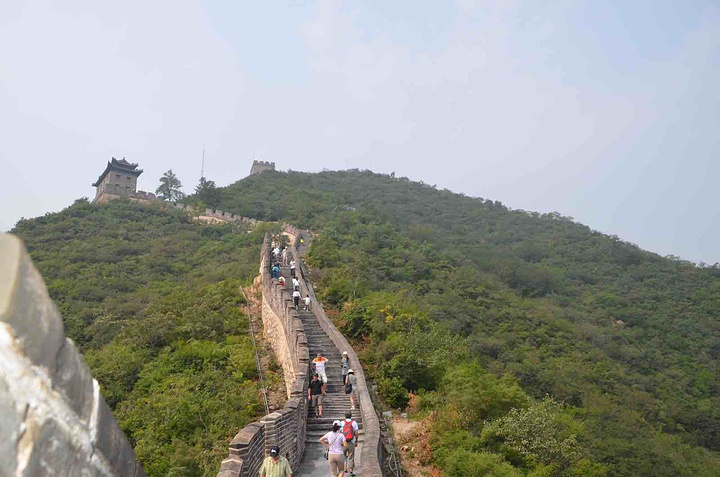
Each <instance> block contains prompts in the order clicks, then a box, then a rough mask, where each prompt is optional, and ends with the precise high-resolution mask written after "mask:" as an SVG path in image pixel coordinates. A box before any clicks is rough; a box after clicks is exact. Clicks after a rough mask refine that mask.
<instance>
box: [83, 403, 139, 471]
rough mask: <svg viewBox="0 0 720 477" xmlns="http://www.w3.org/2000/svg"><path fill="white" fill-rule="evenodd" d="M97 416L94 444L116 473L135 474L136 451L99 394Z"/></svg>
mask: <svg viewBox="0 0 720 477" xmlns="http://www.w3.org/2000/svg"><path fill="white" fill-rule="evenodd" d="M96 398H97V399H98V403H97V410H96V412H97V417H96V419H97V420H96V421H95V422H94V428H93V429H92V435H93V446H94V447H95V448H96V449H97V450H99V451H100V452H102V453H103V455H104V456H105V458H106V459H107V460H108V462H109V463H110V467H112V470H113V471H114V472H115V474H116V475H127V476H131V475H132V476H134V475H135V452H134V451H133V450H132V447H130V443H128V441H127V439H126V438H125V434H123V431H122V430H121V429H120V426H119V425H118V423H117V421H116V420H115V417H114V416H113V415H112V411H111V410H110V407H109V406H108V405H107V403H106V402H105V399H103V397H102V396H100V395H99V394H98V395H97V396H96Z"/></svg>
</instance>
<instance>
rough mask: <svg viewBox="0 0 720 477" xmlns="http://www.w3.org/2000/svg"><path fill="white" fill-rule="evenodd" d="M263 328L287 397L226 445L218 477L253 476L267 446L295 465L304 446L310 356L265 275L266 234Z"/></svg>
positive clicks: (265, 267)
mask: <svg viewBox="0 0 720 477" xmlns="http://www.w3.org/2000/svg"><path fill="white" fill-rule="evenodd" d="M260 276H261V278H262V295H263V297H262V299H263V327H264V330H265V333H266V336H267V339H268V341H269V342H270V343H271V345H272V347H273V350H274V351H275V355H276V356H277V358H278V360H279V361H280V363H281V364H282V366H283V371H284V375H285V385H286V387H287V392H288V401H287V403H286V404H285V407H283V408H282V409H281V410H279V411H276V412H272V413H270V414H268V415H267V416H265V417H263V418H262V419H260V421H258V422H254V423H252V424H249V425H247V426H245V427H244V428H242V429H241V430H240V432H238V433H237V435H236V436H235V438H234V439H233V440H232V442H231V443H230V449H229V455H228V457H227V458H226V459H225V460H223V462H222V464H221V466H220V472H219V473H218V477H241V476H242V477H245V476H255V475H257V471H258V469H259V467H260V464H261V463H262V460H263V459H264V458H265V456H266V455H267V454H268V453H269V451H270V447H272V446H274V445H277V446H279V447H280V452H281V453H282V455H284V456H286V457H287V458H288V460H289V461H290V465H291V466H292V468H293V469H297V467H298V466H299V464H300V460H301V459H302V454H303V451H304V450H305V432H306V427H307V426H306V425H307V405H308V404H307V398H306V389H307V386H308V375H309V366H310V360H309V356H308V346H307V338H306V337H305V331H304V329H303V324H302V322H301V321H300V318H299V316H298V314H297V311H295V309H294V307H293V305H292V297H291V296H290V294H289V293H288V292H287V290H284V289H282V288H281V287H280V284H279V283H278V281H277V280H273V279H272V277H271V274H270V240H269V237H268V236H266V237H265V242H264V243H263V248H262V256H261V259H260Z"/></svg>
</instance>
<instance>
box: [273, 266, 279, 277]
mask: <svg viewBox="0 0 720 477" xmlns="http://www.w3.org/2000/svg"><path fill="white" fill-rule="evenodd" d="M279 276H280V267H278V266H277V264H275V265H274V266H273V267H272V277H273V278H277V277H279Z"/></svg>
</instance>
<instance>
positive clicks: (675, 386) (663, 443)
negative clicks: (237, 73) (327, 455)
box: [217, 171, 720, 476]
mask: <svg viewBox="0 0 720 477" xmlns="http://www.w3.org/2000/svg"><path fill="white" fill-rule="evenodd" d="M217 206H218V208H220V209H222V210H224V211H231V212H235V213H237V214H240V215H243V216H249V217H254V218H257V219H265V220H279V221H288V222H290V223H293V224H295V225H297V226H300V227H304V228H309V229H312V230H314V231H316V232H317V237H316V239H315V240H314V242H313V245H312V248H311V252H310V257H309V262H310V264H311V265H312V266H313V268H314V273H315V280H316V281H317V282H318V285H319V288H320V291H321V297H322V299H323V300H324V302H325V304H326V306H327V307H328V308H329V309H330V310H329V311H330V312H331V314H332V315H333V316H334V319H335V320H336V322H337V323H338V325H339V326H340V327H341V329H342V331H343V332H344V333H346V335H347V336H348V337H350V338H351V339H354V340H355V342H356V344H358V345H359V346H361V347H363V346H364V348H365V350H366V351H365V352H364V353H363V359H364V360H365V362H366V364H367V366H368V370H369V372H370V374H371V375H372V377H373V378H374V379H375V380H376V381H377V383H378V385H379V389H380V392H381V395H382V397H383V398H384V399H385V401H386V402H387V403H389V404H391V405H394V406H405V405H407V403H408V394H407V391H411V392H413V393H416V394H417V395H418V396H419V398H417V399H416V398H413V399H412V406H413V407H412V408H411V411H412V412H416V413H417V415H418V416H421V417H424V418H425V419H426V420H427V422H428V423H429V425H430V426H431V427H430V429H431V432H430V433H429V439H428V441H427V443H426V444H427V446H428V452H427V453H426V454H424V456H423V457H422V458H421V459H422V460H424V461H425V462H426V463H428V464H431V465H435V466H438V467H440V468H441V469H442V470H443V471H444V472H446V473H448V474H449V475H458V476H460V475H486V474H487V475H534V476H539V475H597V476H600V475H608V476H620V475H622V476H640V475H643V476H678V475H707V476H711V475H712V476H716V475H720V464H719V463H718V457H717V456H718V454H717V451H718V450H720V382H719V376H720V374H719V371H720V370H719V369H718V359H719V358H720V322H719V319H720V268H719V267H718V266H717V265H716V266H714V267H709V268H699V267H696V266H695V265H694V264H692V263H689V262H683V261H680V260H675V259H668V258H663V257H661V256H659V255H657V254H654V253H651V252H647V251H643V250H641V249H639V248H638V247H636V246H634V245H632V244H629V243H626V242H623V241H622V240H620V239H619V238H617V237H612V236H608V235H604V234H602V233H599V232H597V231H593V230H591V229H590V228H588V227H586V226H584V225H582V224H578V223H575V222H574V221H573V220H572V219H570V218H567V217H563V216H561V215H559V214H538V213H533V212H525V211H519V210H509V209H508V208H507V207H505V206H503V205H502V204H501V203H499V202H497V201H491V200H483V199H479V198H470V197H466V196H463V195H458V194H454V193H452V192H450V191H447V190H437V189H435V188H434V187H431V186H428V185H425V184H421V183H416V182H412V181H409V180H408V179H406V178H399V179H396V178H392V177H389V176H384V175H379V174H373V173H370V172H359V171H345V172H323V173H318V174H306V173H298V172H290V173H279V172H269V173H263V174H261V175H259V176H254V177H250V178H247V179H244V180H242V181H239V182H237V183H235V184H232V185H231V186H228V187H226V188H224V189H222V191H221V198H220V202H219V203H218V204H217ZM558 208H562V204H558ZM512 408H516V410H514V411H511V409H512ZM478 469H489V470H487V471H485V470H483V471H482V472H481V471H479V470H478ZM483 472H486V474H485V473H483Z"/></svg>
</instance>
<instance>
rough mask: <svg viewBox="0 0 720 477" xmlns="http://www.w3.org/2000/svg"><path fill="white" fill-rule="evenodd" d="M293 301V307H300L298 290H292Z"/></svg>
mask: <svg viewBox="0 0 720 477" xmlns="http://www.w3.org/2000/svg"><path fill="white" fill-rule="evenodd" d="M293 301H294V302H295V309H296V310H298V309H300V292H299V291H298V290H295V291H294V292H293Z"/></svg>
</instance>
